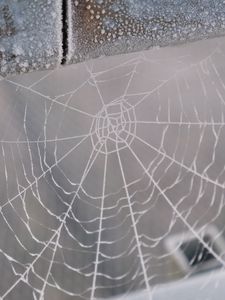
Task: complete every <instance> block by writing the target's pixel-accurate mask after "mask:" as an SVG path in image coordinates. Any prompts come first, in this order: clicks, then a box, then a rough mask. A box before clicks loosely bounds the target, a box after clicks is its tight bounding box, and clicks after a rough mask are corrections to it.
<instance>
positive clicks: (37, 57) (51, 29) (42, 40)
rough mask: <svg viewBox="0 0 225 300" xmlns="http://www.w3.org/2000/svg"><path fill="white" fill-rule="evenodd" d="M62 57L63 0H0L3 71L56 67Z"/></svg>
mask: <svg viewBox="0 0 225 300" xmlns="http://www.w3.org/2000/svg"><path fill="white" fill-rule="evenodd" d="M60 61H61V0H56V1H55V0H49V1H46V0H38V1H37V0H36V1H29V0H16V1H14V0H1V1H0V73H1V74H3V75H7V74H9V73H15V72H17V73H18V72H27V71H32V70H39V69H49V68H50V67H51V68H52V67H56V66H57V65H58V64H59V63H60Z"/></svg>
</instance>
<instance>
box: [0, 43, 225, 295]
mask: <svg viewBox="0 0 225 300" xmlns="http://www.w3.org/2000/svg"><path fill="white" fill-rule="evenodd" d="M224 48H225V40H224V38H219V39H213V40H206V41H201V42H197V43H193V44H190V45H186V46H182V47H175V48H165V49H153V50H150V51H146V52H139V53H135V54H131V55H123V56H117V57H112V58H102V59H98V60H94V61H91V62H88V63H82V64H79V65H75V66H68V67H66V68H62V69H58V70H54V71H51V72H38V73H34V74H29V75H22V76H16V77H12V78H8V79H2V80H1V81H0V94H1V96H0V100H1V109H2V114H1V115H2V117H1V120H0V122H1V126H0V136H1V138H0V142H1V154H0V157H1V160H0V161H1V168H0V170H1V177H0V180H1V198H0V199H1V200H0V201H1V210H0V213H1V215H0V226H1V230H0V261H1V262H0V263H1V270H2V271H3V273H4V276H3V277H2V278H3V279H2V280H1V283H0V291H1V294H0V295H1V299H18V296H19V297H20V298H21V299H95V298H99V297H102V298H105V297H108V296H111V295H117V294H122V293H124V295H129V294H130V293H132V292H133V291H136V290H139V289H145V290H147V291H148V295H149V299H153V297H154V290H155V287H156V286H158V285H159V284H161V283H165V282H168V281H170V280H174V279H176V278H180V280H183V279H182V278H189V277H191V276H192V272H193V270H192V269H191V268H190V270H189V271H188V272H187V273H186V274H185V275H184V274H183V273H182V272H181V270H179V269H174V267H173V266H172V265H171V262H172V258H171V257H172V254H173V253H172V251H169V250H168V248H166V247H165V240H166V238H168V237H169V236H172V235H173V234H177V233H182V232H189V233H190V234H191V235H192V236H193V237H194V238H195V239H197V240H198V241H199V242H200V243H201V244H202V245H203V246H204V247H205V249H206V250H207V251H208V252H209V253H211V255H213V256H214V257H215V259H216V261H217V262H218V263H219V264H220V265H221V266H222V267H224V265H225V262H224V259H223V253H218V252H217V251H215V249H214V247H213V245H212V244H207V243H206V241H205V240H204V238H203V236H202V233H203V231H204V230H205V228H206V227H207V226H209V225H210V224H216V226H217V228H219V232H218V235H216V236H214V237H213V238H214V241H216V240H217V239H218V238H220V237H221V236H223V233H224V226H225V225H224V224H225V223H224V188H225V160H224V146H225V142H224V141H225V138H224V137H225V126H224V125H225V123H224V116H225V105H224V104H225V102H224V101H225V100H224V99H225V98H224V97H225V81H224V78H225V76H224V70H225V69H224V63H223V61H224ZM181 242H182V241H181ZM177 247H179V245H178V246H177ZM196 256H197V253H196ZM197 259H198V257H197ZM190 266H191V262H190ZM206 285H207V284H206ZM215 289H216V286H215ZM123 297H125V296H121V299H122V298H123ZM210 299H213V296H212V298H210Z"/></svg>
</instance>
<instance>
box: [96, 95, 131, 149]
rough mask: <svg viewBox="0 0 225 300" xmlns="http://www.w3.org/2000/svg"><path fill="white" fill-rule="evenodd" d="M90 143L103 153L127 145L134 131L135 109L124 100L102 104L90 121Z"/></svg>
mask: <svg viewBox="0 0 225 300" xmlns="http://www.w3.org/2000/svg"><path fill="white" fill-rule="evenodd" d="M91 132H92V145H93V147H94V148H95V149H96V150H97V151H100V152H102V153H104V154H106V153H113V152H115V151H117V150H121V149H123V148H126V147H129V146H130V144H131V143H132V141H133V139H134V137H135V133H136V117H135V110H134V107H133V106H132V105H130V104H129V103H128V102H126V101H125V100H118V101H116V102H112V103H110V104H108V105H105V106H103V108H102V109H101V110H100V111H99V113H98V114H97V115H96V117H95V118H94V121H93V123H92V129H91Z"/></svg>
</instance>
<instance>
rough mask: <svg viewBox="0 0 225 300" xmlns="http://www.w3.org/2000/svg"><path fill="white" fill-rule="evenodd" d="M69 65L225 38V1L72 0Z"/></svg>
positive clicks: (70, 0)
mask: <svg viewBox="0 0 225 300" xmlns="http://www.w3.org/2000/svg"><path fill="white" fill-rule="evenodd" d="M68 1H69V2H70V5H71V7H72V9H71V15H70V19H71V24H70V26H71V27H72V38H71V40H69V53H68V62H70V63H73V62H78V61H83V60H85V59H89V58H94V57H98V56H105V55H113V54H119V53H126V52H132V51H139V50H144V49H148V48H150V47H154V46H166V45H173V44H178V43H184V42H187V41H195V40H198V39H204V38H209V37H214V36H219V35H223V34H224V33H225V1H224V0H166V1H165V0H104V1H103V0H76V1H75V0H68Z"/></svg>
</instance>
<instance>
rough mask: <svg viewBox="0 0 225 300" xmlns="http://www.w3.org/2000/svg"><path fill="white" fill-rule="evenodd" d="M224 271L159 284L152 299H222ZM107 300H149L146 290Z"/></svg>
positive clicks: (224, 293)
mask: <svg viewBox="0 0 225 300" xmlns="http://www.w3.org/2000/svg"><path fill="white" fill-rule="evenodd" d="M224 281H225V272H224V271H217V272H209V273H206V274H204V275H199V276H195V277H192V278H191V279H187V280H180V281H176V282H173V283H168V284H164V285H161V286H159V287H157V288H155V289H154V292H153V295H152V298H151V299H152V300H181V299H182V300H193V299H195V300H196V299H198V300H207V299H215V300H224V295H225V284H224ZM108 300H149V294H148V293H147V292H146V291H139V292H135V293H133V294H129V295H127V296H126V295H121V296H120V297H113V298H110V299H108Z"/></svg>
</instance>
